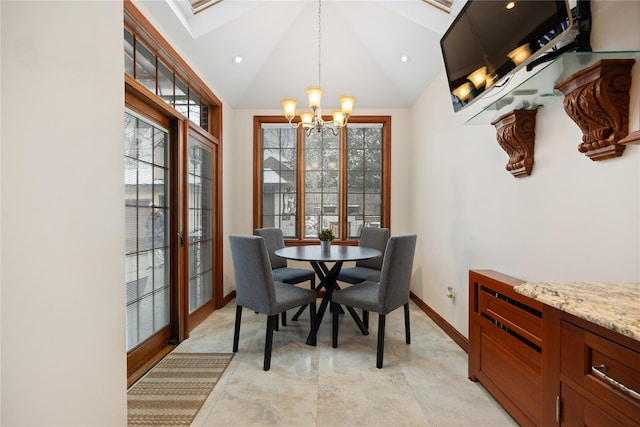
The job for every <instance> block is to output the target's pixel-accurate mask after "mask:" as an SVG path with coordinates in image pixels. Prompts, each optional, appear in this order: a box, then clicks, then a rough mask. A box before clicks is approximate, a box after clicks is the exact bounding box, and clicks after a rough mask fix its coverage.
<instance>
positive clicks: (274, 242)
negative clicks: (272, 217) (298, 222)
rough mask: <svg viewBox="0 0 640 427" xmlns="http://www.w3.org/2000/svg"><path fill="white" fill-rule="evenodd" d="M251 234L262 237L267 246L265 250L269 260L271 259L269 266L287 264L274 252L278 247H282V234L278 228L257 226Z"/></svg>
mask: <svg viewBox="0 0 640 427" xmlns="http://www.w3.org/2000/svg"><path fill="white" fill-rule="evenodd" d="M253 234H255V235H256V236H260V237H262V238H263V239H264V244H265V245H266V246H267V252H268V253H269V261H271V268H282V267H286V266H287V260H286V259H284V258H280V257H279V256H277V255H276V254H275V253H274V252H275V251H277V250H278V249H282V248H284V236H283V234H282V230H281V229H280V228H257V229H255V230H254V231H253Z"/></svg>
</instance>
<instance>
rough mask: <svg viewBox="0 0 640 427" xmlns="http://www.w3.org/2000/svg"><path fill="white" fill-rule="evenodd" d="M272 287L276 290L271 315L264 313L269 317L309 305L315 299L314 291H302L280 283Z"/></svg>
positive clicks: (275, 283)
mask: <svg viewBox="0 0 640 427" xmlns="http://www.w3.org/2000/svg"><path fill="white" fill-rule="evenodd" d="M274 286H275V290H276V299H275V304H274V306H273V307H272V309H271V313H264V314H267V315H269V316H271V315H273V314H279V313H282V312H283V311H287V310H290V309H292V308H295V307H300V306H301V305H305V304H311V303H313V302H315V300H316V298H317V294H316V291H312V290H311V289H303V288H299V287H297V286H291V285H290V284H286V283H281V282H274Z"/></svg>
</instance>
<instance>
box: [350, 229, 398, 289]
mask: <svg viewBox="0 0 640 427" xmlns="http://www.w3.org/2000/svg"><path fill="white" fill-rule="evenodd" d="M387 240H389V229H388V228H376V227H364V228H363V229H362V231H361V232H360V242H359V243H358V245H359V246H363V247H365V248H373V249H378V250H379V251H380V252H382V253H383V254H384V250H385V248H386V247H387ZM381 269H382V255H380V256H379V257H376V258H371V259H363V260H360V261H357V262H356V265H355V267H348V268H343V269H342V270H340V274H339V275H338V280H339V281H341V282H346V283H351V284H355V283H361V282H365V281H371V282H377V281H379V280H380V270H381Z"/></svg>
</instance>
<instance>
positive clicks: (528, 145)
mask: <svg viewBox="0 0 640 427" xmlns="http://www.w3.org/2000/svg"><path fill="white" fill-rule="evenodd" d="M537 112H538V110H514V111H512V112H510V113H507V114H504V115H503V116H500V117H499V118H498V119H496V120H494V121H493V122H491V124H492V125H494V126H495V127H496V129H497V134H496V135H497V138H498V143H499V144H500V146H501V147H502V149H503V150H504V151H506V153H507V154H508V155H509V162H508V163H507V166H506V169H507V170H508V171H509V172H510V173H511V174H512V175H513V176H514V177H516V178H520V177H522V176H528V175H531V169H533V147H534V143H535V129H536V113H537Z"/></svg>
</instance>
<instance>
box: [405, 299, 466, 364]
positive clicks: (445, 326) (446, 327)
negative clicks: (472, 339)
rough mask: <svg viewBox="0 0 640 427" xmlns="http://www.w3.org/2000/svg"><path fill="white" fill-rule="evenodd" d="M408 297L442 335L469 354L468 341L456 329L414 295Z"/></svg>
mask: <svg viewBox="0 0 640 427" xmlns="http://www.w3.org/2000/svg"><path fill="white" fill-rule="evenodd" d="M410 297H411V300H412V301H413V302H414V303H416V305H417V306H418V307H420V309H421V310H422V311H423V312H424V314H426V315H427V316H429V318H430V319H431V320H433V322H434V323H435V324H436V325H438V327H440V329H442V330H443V331H444V333H445V334H447V335H448V336H449V338H451V339H452V340H453V341H454V342H455V343H456V344H458V345H459V346H460V348H461V349H463V350H464V351H465V353H469V340H468V339H467V338H466V337H465V336H464V335H462V334H461V333H460V332H458V330H457V329H456V328H454V327H453V326H451V324H450V323H449V322H447V321H446V320H444V318H443V317H442V316H440V315H439V314H438V313H436V312H435V310H434V309H432V308H431V307H429V305H428V304H427V303H426V302H424V301H422V300H421V299H420V298H418V296H417V295H416V294H414V293H413V292H411V293H410Z"/></svg>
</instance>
